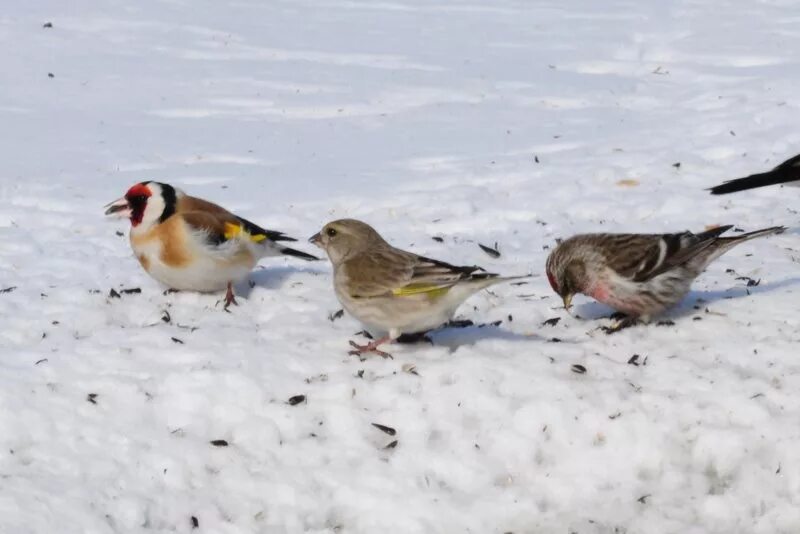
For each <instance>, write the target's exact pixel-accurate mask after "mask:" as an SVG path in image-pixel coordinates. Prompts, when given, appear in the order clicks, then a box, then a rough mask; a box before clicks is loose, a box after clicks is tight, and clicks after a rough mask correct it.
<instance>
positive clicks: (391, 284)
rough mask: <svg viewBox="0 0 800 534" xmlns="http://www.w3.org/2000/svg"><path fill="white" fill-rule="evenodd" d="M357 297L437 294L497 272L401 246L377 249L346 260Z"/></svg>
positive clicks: (346, 266)
mask: <svg viewBox="0 0 800 534" xmlns="http://www.w3.org/2000/svg"><path fill="white" fill-rule="evenodd" d="M345 268H346V269H347V276H348V279H349V284H348V285H349V290H350V292H351V295H353V296H354V297H376V296H382V295H389V294H391V295H395V296H408V295H418V294H423V293H427V294H431V295H438V294H443V293H445V292H447V290H448V289H449V288H451V287H452V286H453V285H455V284H456V283H457V282H459V281H462V280H467V279H471V278H475V279H478V278H488V277H493V276H496V275H493V274H489V273H483V272H481V273H476V271H482V269H481V268H480V267H474V266H472V267H460V266H456V265H450V264H449V263H445V262H443V261H438V260H433V259H430V258H425V257H422V256H417V255H416V254H411V253H409V252H405V251H402V250H398V249H393V248H392V249H390V248H383V247H381V248H376V249H373V250H372V251H370V252H369V253H368V254H360V255H359V256H358V257H356V258H353V259H351V260H348V261H347V262H346V263H345Z"/></svg>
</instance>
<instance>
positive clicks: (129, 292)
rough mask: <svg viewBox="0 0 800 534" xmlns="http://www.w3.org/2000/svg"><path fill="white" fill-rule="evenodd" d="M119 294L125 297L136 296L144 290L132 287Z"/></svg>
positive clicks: (122, 290)
mask: <svg viewBox="0 0 800 534" xmlns="http://www.w3.org/2000/svg"><path fill="white" fill-rule="evenodd" d="M119 292H120V293H122V294H123V295H136V294H138V293H141V292H142V290H141V288H138V287H131V288H128V289H120V290H119Z"/></svg>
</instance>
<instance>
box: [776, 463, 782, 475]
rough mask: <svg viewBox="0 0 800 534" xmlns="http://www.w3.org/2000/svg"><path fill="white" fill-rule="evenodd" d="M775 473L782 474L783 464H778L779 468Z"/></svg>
mask: <svg viewBox="0 0 800 534" xmlns="http://www.w3.org/2000/svg"><path fill="white" fill-rule="evenodd" d="M775 474H776V475H780V474H781V464H778V469H776V470H775Z"/></svg>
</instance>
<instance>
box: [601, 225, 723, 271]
mask: <svg viewBox="0 0 800 534" xmlns="http://www.w3.org/2000/svg"><path fill="white" fill-rule="evenodd" d="M730 228H731V226H720V227H718V228H714V229H713V230H709V231H707V232H703V233H701V234H697V235H695V234H693V233H691V232H683V233H679V234H661V235H657V234H656V235H648V234H630V235H616V236H609V237H610V238H611V239H612V243H613V244H610V245H611V246H609V249H610V250H611V251H612V252H613V251H614V250H616V252H615V253H612V254H609V255H608V262H609V267H611V268H612V269H613V270H615V271H616V272H617V273H618V274H620V275H621V276H624V277H626V278H629V279H631V280H633V281H634V282H646V281H648V280H651V279H653V278H655V277H656V276H658V275H660V274H662V273H664V272H666V271H668V270H670V269H672V268H675V267H677V266H679V265H683V264H684V263H686V262H687V261H689V260H691V259H692V258H694V257H695V256H697V255H698V254H701V253H702V252H704V251H705V250H706V249H707V248H708V247H711V246H713V245H714V243H715V242H716V239H717V237H719V235H720V234H722V233H724V232H726V231H727V230H729V229H730Z"/></svg>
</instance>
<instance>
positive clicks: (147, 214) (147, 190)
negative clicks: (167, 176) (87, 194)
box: [106, 182, 180, 228]
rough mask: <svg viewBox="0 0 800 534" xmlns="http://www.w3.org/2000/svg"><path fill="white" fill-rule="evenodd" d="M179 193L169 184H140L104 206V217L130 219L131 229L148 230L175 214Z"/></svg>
mask: <svg viewBox="0 0 800 534" xmlns="http://www.w3.org/2000/svg"><path fill="white" fill-rule="evenodd" d="M179 194H180V191H178V190H176V189H175V188H174V187H172V186H171V185H169V184H162V183H159V182H141V183H138V184H136V185H134V186H133V187H131V188H130V189H128V192H127V193H125V196H124V197H122V198H120V199H119V200H115V201H114V202H111V203H110V204H108V205H106V215H109V216H114V217H118V218H125V219H130V221H131V226H132V227H133V228H137V227H142V228H149V227H150V226H153V225H154V224H158V223H162V222H164V221H165V220H167V219H168V218H169V217H170V216H171V215H173V214H174V213H175V206H176V204H177V200H178V195H179Z"/></svg>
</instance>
